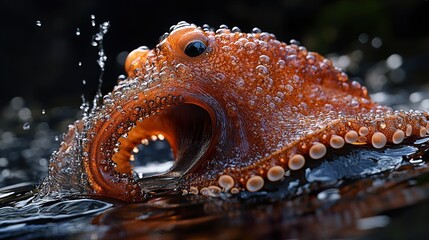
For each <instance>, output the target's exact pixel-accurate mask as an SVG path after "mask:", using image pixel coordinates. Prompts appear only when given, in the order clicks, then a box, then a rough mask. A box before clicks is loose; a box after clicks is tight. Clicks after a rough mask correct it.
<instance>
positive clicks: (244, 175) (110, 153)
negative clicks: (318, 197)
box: [42, 22, 429, 201]
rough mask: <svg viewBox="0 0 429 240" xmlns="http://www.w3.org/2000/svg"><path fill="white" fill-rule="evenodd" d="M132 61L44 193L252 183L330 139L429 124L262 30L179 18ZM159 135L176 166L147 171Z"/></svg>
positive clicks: (390, 134) (199, 189)
mask: <svg viewBox="0 0 429 240" xmlns="http://www.w3.org/2000/svg"><path fill="white" fill-rule="evenodd" d="M125 65H126V71H127V73H128V78H126V79H124V80H122V81H120V82H119V83H118V85H117V86H116V87H115V88H114V89H113V91H112V92H111V93H109V94H107V95H105V96H104V97H103V103H102V104H101V105H99V106H96V107H95V108H94V110H92V111H91V112H90V113H88V114H86V115H85V116H84V117H83V118H82V119H81V120H79V121H77V122H76V123H75V124H74V125H71V126H70V127H69V131H68V133H67V134H66V135H65V136H64V142H63V143H62V145H61V147H60V149H59V151H57V152H56V153H54V154H53V156H52V159H51V162H50V169H49V176H48V178H47V179H46V180H45V182H44V183H43V188H42V192H45V193H51V194H52V193H54V192H55V193H60V192H61V191H71V192H77V193H80V194H90V195H92V194H95V195H100V196H106V197H112V198H117V199H121V200H125V201H142V200H144V199H145V198H146V196H147V194H148V193H150V192H154V191H158V190H162V189H180V190H182V191H183V192H184V193H194V194H196V193H202V194H209V195H210V194H217V193H219V192H222V191H223V192H228V193H232V194H234V193H238V192H240V191H251V192H253V191H259V190H261V189H263V188H264V185H265V183H266V182H267V181H272V182H276V181H282V180H283V179H285V178H287V176H288V174H287V173H288V172H290V171H297V170H299V169H301V168H303V166H304V165H305V164H306V161H318V159H322V158H323V157H324V156H325V154H326V153H327V151H330V149H339V148H343V147H344V146H345V145H347V144H349V145H355V146H356V147H359V146H360V145H370V146H372V147H374V148H383V147H385V146H386V144H399V143H401V142H403V141H406V140H407V141H408V140H415V139H417V138H421V137H425V136H427V135H428V131H429V124H428V117H429V115H428V113H426V112H421V111H393V110H392V109H391V108H389V107H385V106H381V105H379V104H377V103H375V102H373V101H372V100H371V99H370V97H369V96H368V92H367V90H366V88H365V87H363V86H361V85H360V84H359V83H357V82H351V81H349V80H348V77H347V75H346V74H345V73H344V72H342V71H341V70H340V69H337V68H335V67H333V65H332V63H331V61H330V60H328V59H326V58H323V57H322V56H320V55H319V54H317V53H314V52H309V51H307V50H306V49H305V48H304V47H302V46H298V45H297V44H296V43H295V42H293V41H292V42H291V43H290V44H286V43H284V42H281V41H279V40H277V39H276V38H275V36H274V35H272V34H269V33H266V32H261V31H260V30H259V29H254V30H253V31H252V33H243V32H241V31H240V30H239V29H238V28H236V27H235V28H232V29H228V28H227V27H226V26H221V27H220V29H218V30H216V31H213V30H212V29H210V28H209V27H208V26H204V27H202V28H201V27H197V26H195V25H192V24H188V23H185V22H180V23H179V24H177V25H175V26H172V28H171V29H170V32H169V33H166V34H165V35H164V36H163V37H162V39H161V41H160V43H159V44H158V45H157V46H156V47H155V48H154V49H152V50H149V49H148V48H146V47H141V48H138V49H136V50H134V51H133V52H131V53H130V54H129V56H128V58H127V60H126V64H125ZM153 136H155V138H153ZM156 136H159V137H162V138H165V139H166V140H167V141H168V143H169V144H170V147H171V149H172V152H173V153H174V159H175V164H174V165H173V167H172V168H171V169H169V170H168V171H166V172H164V173H160V174H158V175H155V176H150V177H137V176H136V175H135V174H133V166H132V164H130V159H131V160H132V158H133V155H132V150H133V149H134V148H135V147H136V146H137V145H138V144H140V143H142V142H147V141H149V140H151V139H152V140H154V139H156V138H157V137H156ZM319 161H320V160H319Z"/></svg>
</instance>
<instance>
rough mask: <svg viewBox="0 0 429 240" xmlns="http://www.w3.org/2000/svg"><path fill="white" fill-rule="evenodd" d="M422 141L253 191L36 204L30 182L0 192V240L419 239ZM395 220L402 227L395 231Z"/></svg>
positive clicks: (424, 177)
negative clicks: (150, 239)
mask: <svg viewBox="0 0 429 240" xmlns="http://www.w3.org/2000/svg"><path fill="white" fill-rule="evenodd" d="M425 141H427V139H426V140H424V141H420V143H419V144H416V145H414V146H413V145H412V144H409V145H400V146H391V147H388V148H386V149H382V150H377V151H376V150H373V149H369V148H368V149H366V148H361V149H359V148H353V149H344V150H342V151H338V152H333V153H330V154H329V155H328V156H327V159H326V160H325V161H321V162H315V163H312V165H309V166H308V167H307V168H306V169H305V170H302V171H296V172H293V173H292V174H291V175H290V178H289V179H290V180H285V181H283V182H281V183H271V184H270V185H268V186H267V187H266V188H265V191H262V192H257V193H249V192H241V193H239V194H236V195H232V194H226V193H222V194H221V195H218V196H216V197H204V196H201V195H184V196H182V195H181V194H179V193H175V192H171V193H163V194H160V195H155V196H153V197H152V198H151V199H149V201H148V202H146V203H135V204H126V203H122V202H118V201H115V200H109V199H94V198H87V197H85V196H82V197H80V198H73V199H70V198H67V197H65V198H63V199H61V200H49V199H37V188H36V187H35V185H34V184H31V183H23V184H19V185H15V186H9V187H6V188H2V189H0V206H2V207H1V208H0V213H1V214H0V238H7V237H19V238H21V239H35V238H57V237H68V238H73V239H76V238H82V239H88V238H91V239H112V238H115V239H117V238H124V237H126V238H127V239H133V238H136V239H137V238H141V237H153V238H155V237H156V238H158V237H159V238H167V239H168V238H177V237H186V238H211V239H213V238H214V239H237V238H240V239H243V238H245V239H260V238H268V239H270V238H271V239H284V238H300V239H307V238H312V239H315V238H317V239H332V238H362V239H376V238H377V237H378V236H389V235H390V236H403V237H406V238H408V236H411V235H409V234H411V233H412V236H414V237H417V238H423V237H424V236H425V234H426V229H425V227H424V226H422V224H423V225H424V223H425V221H424V219H425V217H426V216H427V215H425V213H426V214H427V213H428V211H429V208H427V203H429V168H428V166H427V163H426V162H425V160H426V159H428V155H427V153H425V151H426V150H427V143H426V142H425ZM422 142H423V143H422ZM34 196H36V197H35V198H34ZM425 203H426V204H425ZM413 213H415V214H413ZM405 219H409V220H407V221H405ZM404 221H405V222H406V223H405V224H407V227H406V228H404V227H401V228H399V229H397V228H396V226H397V225H398V224H404ZM405 229H406V230H407V231H405Z"/></svg>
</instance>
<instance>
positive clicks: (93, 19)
mask: <svg viewBox="0 0 429 240" xmlns="http://www.w3.org/2000/svg"><path fill="white" fill-rule="evenodd" d="M91 19H92V20H91V25H92V26H93V27H95V16H94V15H93V14H92V15H91Z"/></svg>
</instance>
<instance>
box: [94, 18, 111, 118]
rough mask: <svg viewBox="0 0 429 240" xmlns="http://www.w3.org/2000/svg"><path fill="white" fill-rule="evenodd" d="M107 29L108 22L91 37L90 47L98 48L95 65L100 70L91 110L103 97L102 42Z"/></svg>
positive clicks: (103, 59) (101, 25) (104, 62)
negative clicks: (96, 64)
mask: <svg viewBox="0 0 429 240" xmlns="http://www.w3.org/2000/svg"><path fill="white" fill-rule="evenodd" d="M91 18H92V17H91ZM109 27H110V23H109V22H108V21H107V22H103V23H102V24H100V26H99V31H98V33H96V34H95V35H94V36H93V37H92V45H93V46H98V59H97V63H98V65H99V66H100V70H101V71H100V76H99V78H98V89H97V93H96V94H95V96H94V99H93V106H92V110H95V109H96V108H97V107H98V106H99V105H100V100H101V98H102V97H103V94H102V93H101V85H102V84H103V75H104V71H105V68H104V67H105V64H106V61H107V56H106V54H105V53H104V47H103V40H104V36H105V35H106V33H107V31H108V30H109ZM94 43H95V44H94Z"/></svg>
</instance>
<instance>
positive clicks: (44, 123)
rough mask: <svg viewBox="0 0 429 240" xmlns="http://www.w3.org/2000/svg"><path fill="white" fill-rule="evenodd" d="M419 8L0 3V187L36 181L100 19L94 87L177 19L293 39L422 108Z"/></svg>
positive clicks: (416, 4) (423, 6)
mask: <svg viewBox="0 0 429 240" xmlns="http://www.w3.org/2000/svg"><path fill="white" fill-rule="evenodd" d="M428 13H429V2H428V1H427V0H384V1H371V0H361V1H353V0H344V1H339V0H337V1H334V0H330V1H322V0H315V1H309V0H289V1H288V0H281V1H280V0H277V1H262V0H251V1H242V0H230V1H186V2H183V1H182V2H181V1H173V2H168V3H166V2H165V1H141V0H140V1H131V0H124V1H115V2H107V1H101V0H94V1H84V0H80V1H42V0H40V1H5V2H2V6H1V9H0V26H1V28H0V29H1V34H0V73H1V74H0V91H1V92H0V114H1V115H0V116H1V118H0V186H2V185H7V184H10V183H14V182H17V181H24V180H32V181H37V180H38V179H40V177H41V176H43V174H44V172H46V164H47V161H48V159H49V155H50V153H51V152H52V151H53V150H55V149H57V147H58V144H59V142H60V140H61V133H62V132H64V131H65V129H66V126H67V125H68V124H70V123H71V122H72V121H74V120H76V119H78V118H79V116H80V115H79V107H80V105H81V104H82V96H84V98H85V99H87V100H90V99H92V98H93V96H94V94H95V93H96V91H97V86H98V79H99V76H100V67H99V65H98V64H97V59H98V57H99V56H98V52H99V46H93V44H92V41H93V36H94V34H96V33H97V32H99V25H100V24H102V23H103V22H107V21H108V22H109V23H110V28H109V30H108V33H107V34H106V35H105V37H104V40H103V47H104V52H105V54H106V56H107V61H106V64H105V72H104V75H103V80H104V82H103V85H102V92H103V93H107V92H108V91H110V90H111V89H112V87H113V86H114V85H115V84H116V82H117V78H118V76H119V75H120V74H124V70H123V61H124V59H125V57H126V55H127V53H128V52H129V51H131V50H133V49H135V48H137V47H139V46H141V45H146V46H148V47H150V48H153V47H154V46H155V45H156V43H157V42H158V39H159V37H160V36H161V35H162V34H163V33H164V32H166V31H168V30H169V27H170V26H171V25H173V24H176V23H177V22H178V21H181V20H185V21H187V22H190V23H195V24H197V25H202V24H205V23H207V24H209V25H211V26H213V27H215V28H217V27H219V25H221V24H226V25H227V26H229V27H231V28H232V27H233V26H238V27H240V28H241V30H242V31H246V32H248V31H250V30H251V29H252V28H253V27H259V28H260V29H262V30H263V31H267V32H270V33H274V34H275V35H276V36H277V38H278V39H279V40H281V41H285V42H289V41H290V40H291V39H296V40H298V41H299V42H300V43H301V44H302V45H304V46H305V47H307V49H308V50H310V51H316V52H319V53H321V54H322V55H324V56H327V57H329V58H331V59H332V60H333V61H334V63H335V65H336V66H338V67H342V68H343V69H345V71H346V72H347V73H348V75H349V77H350V78H351V79H353V80H357V81H360V82H362V83H364V84H365V85H366V86H368V88H369V91H370V92H371V93H376V94H374V95H373V97H374V98H375V99H376V100H377V101H380V102H383V103H387V104H389V105H393V106H397V107H398V108H407V107H414V108H419V109H425V110H429V96H428V95H429V94H428V93H429V86H428V83H429V17H428ZM17 163H19V164H18V165H19V166H18V165H17ZM14 169H15V170H14ZM22 169H24V170H22ZM25 169H33V171H31V172H28V171H26V170H25ZM19 171H21V172H19Z"/></svg>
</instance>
